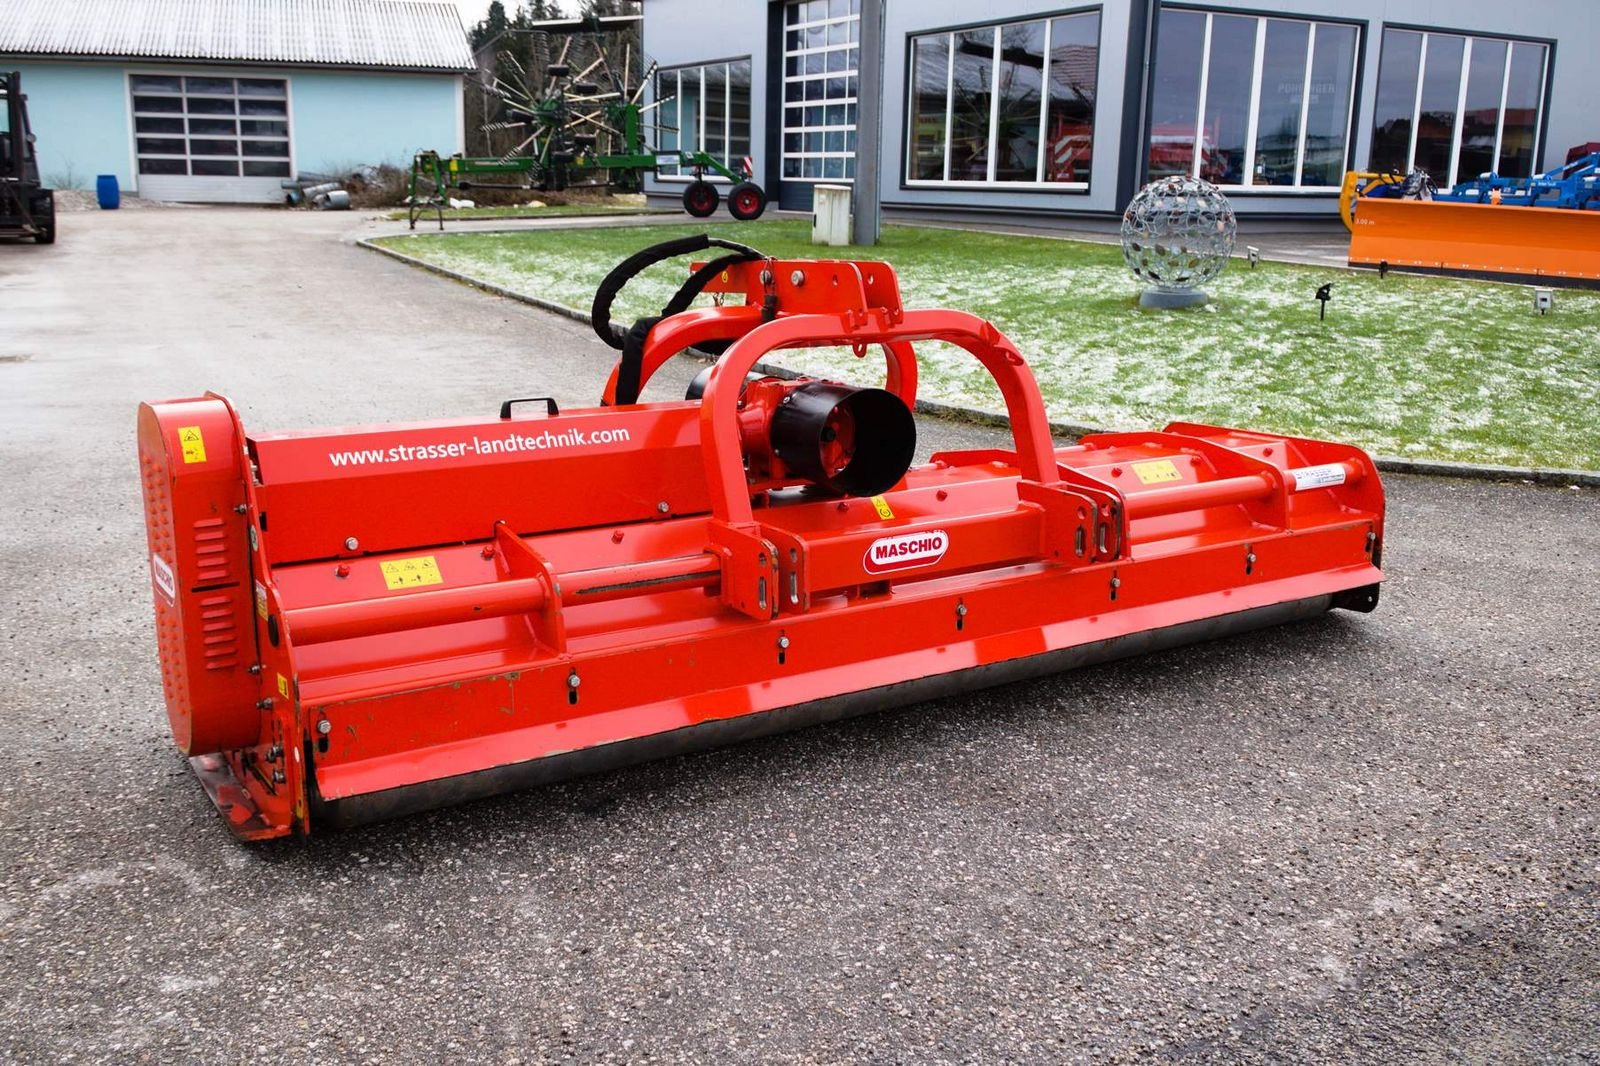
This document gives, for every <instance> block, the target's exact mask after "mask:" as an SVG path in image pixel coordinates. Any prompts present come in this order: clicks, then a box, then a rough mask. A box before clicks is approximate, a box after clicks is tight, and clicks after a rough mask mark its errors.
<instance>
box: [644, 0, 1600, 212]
mask: <svg viewBox="0 0 1600 1066" xmlns="http://www.w3.org/2000/svg"><path fill="white" fill-rule="evenodd" d="M861 2H862V0H771V2H768V0H732V2H730V3H729V4H726V5H724V6H723V7H722V8H721V9H719V11H718V15H717V20H716V32H715V33H707V27H706V23H705V15H704V5H702V4H700V3H697V2H695V0H649V2H648V3H646V4H644V5H643V8H644V13H645V27H644V42H645V48H646V51H647V52H648V53H649V54H650V56H651V58H652V59H653V60H654V61H655V62H657V63H658V64H660V70H659V72H658V74H657V77H656V79H655V84H654V86H653V91H654V93H655V97H654V99H655V100H657V101H661V103H660V105H659V107H658V109H657V110H658V112H659V113H660V114H661V116H662V119H661V122H662V125H663V126H664V127H671V131H669V130H667V129H663V131H662V137H661V140H662V144H663V146H664V147H676V146H678V145H680V144H681V145H683V146H685V147H689V148H702V149H704V150H707V151H710V152H713V153H714V154H721V155H725V156H726V157H727V158H729V159H730V160H731V161H733V162H735V163H737V161H738V160H739V159H740V158H741V157H742V156H746V155H748V156H750V157H751V159H752V161H753V162H754V165H755V170H756V180H758V181H760V182H761V183H762V184H763V185H764V186H766V188H767V189H768V191H769V194H772V195H773V196H774V199H775V200H776V201H777V202H778V203H779V204H780V205H781V206H783V207H785V208H792V209H798V210H806V209H809V207H810V202H811V189H812V187H814V186H815V185H816V184H817V183H818V182H824V181H826V182H848V181H851V180H852V179H853V178H854V175H855V164H856V159H855V135H856V121H857V109H858V106H859V102H860V99H861V97H860V93H861V84H860V69H861V67H860V25H861V19H860V5H861ZM884 2H885V9H884V10H885V15H884V61H883V71H884V76H883V90H882V106H883V117H882V125H883V143H882V155H881V177H880V180H881V188H882V200H883V203H884V205H885V206H893V207H900V208H907V209H916V208H922V209H928V210H938V211H961V212H1001V213H1018V214H1023V213H1030V214H1031V213H1044V214H1064V215H1087V216H1109V215H1115V214H1116V213H1119V212H1120V211H1121V209H1122V208H1123V207H1124V206H1126V204H1127V202H1128V200H1129V199H1131V198H1132V196H1133V194H1134V193H1135V192H1136V191H1137V190H1138V189H1139V188H1140V187H1141V186H1142V185H1143V183H1144V182H1146V181H1148V180H1150V179H1151V178H1155V177H1160V176H1163V175H1167V174H1193V175H1195V176H1197V177H1202V178H1205V179H1207V180H1209V181H1211V182H1213V183H1215V184H1217V185H1218V186H1220V187H1221V188H1222V189H1223V190H1224V191H1225V192H1227V194H1228V196H1229V198H1230V199H1231V200H1232V202H1233V204H1234V207H1235V210H1236V211H1238V212H1239V213H1240V214H1253V215H1261V216H1285V215H1290V216H1300V215H1311V216H1315V215H1324V216H1332V215H1333V214H1334V213H1335V211H1336V205H1337V201H1338V190H1339V185H1340V183H1341V181H1342V180H1343V177H1344V173H1345V171H1347V170H1351V169H1356V170H1366V169H1374V170H1393V169H1399V170H1405V171H1409V170H1410V169H1412V168H1414V167H1416V168H1421V169H1424V170H1427V171H1428V172H1429V174H1430V175H1432V176H1433V178H1434V180H1435V181H1436V182H1438V183H1439V184H1440V185H1441V186H1442V185H1445V184H1446V183H1453V182H1455V181H1457V180H1465V179H1467V178H1470V177H1474V176H1476V175H1477V174H1479V173H1482V172H1484V171H1489V170H1495V171H1498V172H1499V173H1501V174H1506V175H1517V176H1525V175H1528V174H1530V173H1537V172H1539V171H1542V170H1544V169H1546V168H1547V167H1549V166H1552V165H1555V164H1557V163H1560V162H1561V161H1563V160H1564V159H1565V156H1566V152H1567V149H1568V147H1569V146H1572V145H1577V144H1581V143H1584V142H1587V141H1594V140H1600V117H1597V115H1600V112H1597V110H1596V108H1595V107H1594V104H1593V101H1595V100H1596V99H1600V65H1597V64H1595V63H1594V62H1593V60H1592V58H1591V57H1592V56H1593V55H1594V54H1595V53H1596V52H1597V50H1600V19H1597V18H1595V15H1596V10H1595V7H1594V4H1593V2H1592V0H1540V2H1539V3H1534V4H1508V3H1505V2H1503V0H1452V2H1450V3H1448V4H1445V3H1439V2H1436V0H1338V2H1334V0H1241V2H1237V3H1234V2H1229V0H1215V2H1205V3H1194V2H1187V0H1184V2H1176V0H1174V2H1160V0H1102V2H1100V3H1087V4H1075V3H1071V2H1069V0H978V2H974V0H884ZM687 180H689V179H688V177H687V176H686V175H681V174H677V173H673V172H672V168H666V169H663V170H662V171H661V172H660V173H659V174H657V175H656V176H655V178H654V179H652V180H651V181H650V182H649V183H648V185H647V189H648V191H649V192H650V193H651V194H652V195H654V196H658V197H662V196H671V195H676V194H677V192H678V190H679V189H681V186H682V183H683V182H685V181H687Z"/></svg>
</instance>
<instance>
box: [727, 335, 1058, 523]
mask: <svg viewBox="0 0 1600 1066" xmlns="http://www.w3.org/2000/svg"><path fill="white" fill-rule="evenodd" d="M919 340H938V341H946V342H948V343H950V344H954V345H957V346H958V347H961V348H964V349H966V350H967V351H969V352H971V353H972V354H973V355H974V356H975V357H976V358H977V359H978V361H979V362H981V363H982V364H983V365H984V367H985V369H987V370H988V371H989V374H990V376H991V377H993V378H994V380H995V384H997V385H998V386H999V387H1000V395H1001V396H1002V397H1003V398H1004V399H1005V402H1006V414H1007V415H1008V416H1009V417H1010V420H1011V428H1012V435H1013V439H1014V441H1015V444H1016V450H1017V466H1018V469H1019V470H1020V471H1021V473H1022V476H1023V478H1024V479H1025V480H1028V481H1033V482H1036V483H1038V484H1041V485H1055V484H1059V483H1060V481H1061V478H1060V475H1059V474H1058V473H1057V470H1056V462H1055V454H1054V451H1053V450H1052V442H1051V439H1050V423H1049V420H1048V418H1047V417H1046V416H1045V410H1044V398H1043V397H1042V396H1040V395H1039V386H1038V384H1037V383H1036V382H1035V381H1034V379H1033V374H1032V373H1031V372H1030V371H1029V370H1028V364H1027V362H1026V360H1024V359H1023V358H1022V353H1020V352H1018V351H1017V347H1016V345H1014V344H1012V343H1011V341H1010V340H1008V339H1007V338H1006V336H1005V334H1003V333H1001V332H1000V331H999V330H998V329H996V328H995V327H994V326H993V325H992V324H991V323H989V322H987V321H985V320H984V319H982V318H979V317H978V316H977V315H972V314H967V313H966V312H964V311H906V312H904V313H903V314H902V315H900V316H898V319H897V320H891V318H890V316H888V315H885V314H884V313H882V312H881V311H878V310H876V309H874V310H872V311H869V312H867V313H866V314H861V313H860V312H856V311H846V312H844V313H842V314H838V315H831V314H807V315H789V316H786V317H782V318H778V319H775V320H773V321H771V322H766V323H763V324H761V325H759V326H757V327H755V328H754V329H752V330H751V331H750V332H748V333H746V334H745V335H744V336H743V337H741V338H740V339H739V340H737V341H735V342H734V344H733V346H732V347H730V348H729V349H728V350H727V351H726V352H724V353H723V355H722V358H721V359H719V360H717V363H716V366H714V367H713V368H712V370H711V377H710V379H709V380H708V381H707V383H706V392H705V396H704V397H703V398H702V399H701V402H700V429H701V440H702V441H703V442H706V443H708V444H709V445H710V446H709V447H707V448H706V449H705V463H706V481H707V483H708V486H709V488H710V493H711V514H712V516H713V517H714V518H716V519H718V520H720V521H722V522H725V523H727V524H728V525H730V526H735V527H743V528H750V527H752V526H754V525H755V516H754V511H753V510H752V509H751V507H750V495H749V492H748V490H747V487H746V483H745V474H744V466H743V463H742V461H741V458H740V448H739V412H738V407H737V404H738V399H739V383H740V382H742V381H744V378H745V375H746V374H748V373H750V370H751V368H752V367H754V366H755V364H756V363H758V362H760V361H761V359H762V357H763V356H765V355H766V354H767V353H769V352H773V351H777V350H779V349H782V348H817V347H825V346H829V345H861V344H897V343H899V342H909V341H919ZM908 347H909V346H908ZM914 362H915V359H914V357H913V359H912V363H913V364H914ZM730 382H731V383H732V384H729V383H730Z"/></svg>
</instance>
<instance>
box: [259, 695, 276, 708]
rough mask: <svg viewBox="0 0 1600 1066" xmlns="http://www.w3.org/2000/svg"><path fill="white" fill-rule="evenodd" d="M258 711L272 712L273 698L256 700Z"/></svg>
mask: <svg viewBox="0 0 1600 1066" xmlns="http://www.w3.org/2000/svg"><path fill="white" fill-rule="evenodd" d="M256 710H258V711H270V710H272V697H271V696H268V697H266V698H265V699H260V700H256Z"/></svg>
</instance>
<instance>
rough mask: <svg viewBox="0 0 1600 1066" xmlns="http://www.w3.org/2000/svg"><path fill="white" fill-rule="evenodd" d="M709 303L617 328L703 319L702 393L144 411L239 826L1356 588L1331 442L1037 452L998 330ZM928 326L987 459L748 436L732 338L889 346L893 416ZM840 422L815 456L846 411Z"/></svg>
mask: <svg viewBox="0 0 1600 1066" xmlns="http://www.w3.org/2000/svg"><path fill="white" fill-rule="evenodd" d="M713 289H714V290H715V291H721V292H723V293H725V294H729V295H732V296H738V295H741V294H742V295H743V296H744V297H745V299H746V303H745V305H743V306H724V307H713V308H706V309H702V310H694V311H689V312H685V313H682V314H679V315H675V316H672V317H671V318H667V319H664V320H662V321H661V322H660V323H659V324H658V325H656V326H655V327H654V329H652V330H651V331H650V333H649V340H648V343H647V345H646V347H645V351H644V377H645V378H646V379H648V377H649V374H650V372H651V371H653V370H654V369H655V368H656V367H658V366H660V365H661V363H662V362H664V361H665V360H666V359H668V358H670V357H671V356H672V355H673V354H675V353H677V352H678V351H680V350H682V348H684V347H685V346H686V345H689V344H698V343H703V342H706V341H710V340H716V339H721V340H732V341H733V343H732V345H731V346H730V347H729V348H728V349H727V350H726V352H725V353H724V354H723V356H722V357H721V359H720V360H719V361H718V363H717V364H716V366H715V367H714V369H713V370H712V372H711V374H710V377H709V381H708V382H707V383H706V385H705V390H704V394H703V396H702V397H701V399H700V400H699V401H685V402H669V403H641V404H631V405H624V406H600V407H596V408H590V409H584V410H569V411H566V412H561V413H544V412H536V411H535V412H528V409H526V408H524V409H522V411H523V412H527V413H516V414H515V416H513V414H514V412H513V411H512V409H511V407H510V405H509V404H508V405H507V406H506V409H504V410H503V411H502V417H500V418H494V419H480V420H472V419H463V420H450V421H439V422H427V423H417V424H408V425H386V426H371V427H364V428H357V429H343V430H334V431H319V432H304V433H280V434H268V435H258V436H250V435H247V434H246V433H245V431H244V429H243V427H242V426H241V425H240V423H239V420H238V418H237V416H236V415H235V413H234V411H233V409H232V407H231V406H230V405H229V403H228V402H227V401H226V400H225V399H223V398H221V397H219V396H209V395H208V396H206V397H204V398H200V399H187V400H176V401H170V402H166V403H157V404H148V405H145V406H143V407H142V408H141V409H140V414H139V442H140V456H141V465H142V471H143V476H144V492H145V503H146V510H147V518H148V525H149V540H150V566H151V580H152V586H153V589H154V595H155V602H156V626H157V635H158V640H159V644H160V652H161V662H162V676H163V681H164V685H165V691H166V699H167V706H168V712H169V716H170V718H171V721H172V726H173V734H174V737H175V739H176V740H177V742H178V745H179V747H180V748H182V749H183V750H184V751H185V752H186V753H187V754H188V755H190V756H191V758H192V763H193V765H194V768H195V770H196V773H197V774H198V775H199V777H200V779H201V780H202V782H204V784H205V787H206V789H207V790H208V792H209V793H210V794H211V797H212V799H213V800H214V801H215V802H216V804H217V806H218V808H219V809H220V810H221V811H222V812H223V814H224V815H225V817H226V818H227V820H228V823H229V824H230V826H231V827H232V828H233V830H234V832H235V833H237V834H238V835H240V836H242V837H246V838H252V839H253V838H263V837H273V836H279V835H283V834H288V833H293V832H301V833H305V832H309V831H310V830H311V828H312V827H313V826H322V825H328V824H348V823H355V822H361V821H368V820H372V819H376V818H383V817H389V816H393V815H396V814H400V813H404V812H407V811H411V810H417V809H422V808H426V807H431V806H437V805H440V804H443V803H449V802H453V801H456V800H459V799H463V798H467V797H470V796H476V795H485V794H491V793H495V792H501V791H505V790H508V789H511V788H516V787H522V786H524V785H527V784H532V783H536V782H540V781H547V780H553V779H556V778H560V777H566V776H570V775H572V774H576V773H582V772H586V771H589V770H593V769H597V768H601V767H608V766H613V765H618V764H621V763H626V762H631V761H637V760H639V759H643V758H650V757H654V756H658V755H663V754H670V753H674V752H680V751H686V750H690V749H693V748H697V747H703V746H706V745H709V744H718V743H725V742H728V741H732V740H737V739H741V738H743V737H747V736H753V735H757V734H761V733H767V732H772V731H775V730H778V729H783V728H789V727H792V726H795V725H800V724H805V723H808V722H815V721H822V720H827V719H830V718H836V717H841V716H843V715H847V714H852V713H857V712H859V711H863V710H868V709H873V708H878V707H885V706H892V705H896V704H904V703H909V702H914V701H918V700H922V699H925V698H929V697H931V696H935V695H940V694H943V693H947V692H950V691H954V690H960V689H964V688H971V687H976V686H980V685H987V684H994V683H998V682H1002V681H1007V680H1012V679H1016V678H1021V677H1027V676H1033V675H1037V674H1040V673H1044V672H1048V671H1054V670H1060V669H1064V668H1067V667H1070V666H1074V665H1079V664H1082V663H1085V662H1090V661H1094V660H1097V659H1104V658H1110V657H1113V656H1117V655H1123V654H1129V653H1133V652H1137V651H1146V650H1152V649H1155V648H1159V647H1162V646H1166V645H1169V644H1173V643H1178V642H1182V641H1189V640H1194V639H1200V638H1204V637H1208V636H1214V635H1218V634H1220V633H1225V632H1232V631H1236V630H1239V629H1245V628H1251V627H1254V626H1259V625H1263V624H1269V623H1273V622H1279V621H1285V620H1289V619H1292V618H1297V617H1303V616H1306V615H1310V614H1315V613H1318V612H1321V611H1325V610H1327V609H1329V608H1330V607H1347V608H1353V609H1357V610H1370V609H1372V607H1373V605H1374V604H1375V603H1376V601H1377V586H1378V582H1379V581H1380V580H1381V579H1382V574H1381V572H1380V570H1379V555H1380V551H1381V545H1382V538H1383V491H1382V487H1381V485H1380V483H1379V479H1378V472H1377V470H1376V469H1375V467H1374V466H1373V464H1372V462H1371V460H1370V459H1369V458H1368V457H1367V456H1366V455H1365V454H1364V453H1362V452H1361V451H1360V450H1359V449H1356V448H1353V447H1349V446H1345V445H1340V444H1332V443H1326V442H1321V441H1313V440H1302V439H1296V438H1288V437H1283V436H1278V435H1273V434H1262V433H1253V432H1246V431H1241V430H1230V429H1220V428H1216V427H1210V426H1200V425H1189V424H1182V423H1179V424H1174V425H1171V426H1168V427H1167V428H1166V429H1165V430H1163V431H1161V432H1149V433H1117V434H1103V435H1098V436H1092V437H1088V438H1085V439H1084V440H1082V441H1081V442H1080V443H1079V444H1076V445H1073V446H1071V447H1065V448H1057V447H1055V446H1054V444H1053V442H1052V440H1051V437H1050V432H1049V426H1048V423H1047V421H1046V417H1045V410H1044V405H1043V402H1042V400H1041V398H1040V395H1039V391H1038V388H1037V386H1036V385H1035V383H1034V380H1033V377H1032V375H1031V374H1030V373H1029V371H1028V369H1027V366H1026V363H1025V362H1024V360H1023V358H1022V356H1021V355H1020V354H1019V353H1018V352H1017V350H1016V348H1015V347H1014V346H1013V345H1012V344H1011V343H1010V342H1009V341H1008V340H1007V339H1006V338H1005V337H1004V336H1003V335H1001V333H1000V332H999V331H998V330H996V329H995V328H994V326H992V325H991V324H989V323H987V322H985V321H982V320H981V319H978V318H976V317H974V316H971V315H968V314H963V313H960V312H955V311H907V310H904V309H902V307H901V306H900V300H899V295H898V291H897V288H896V285H895V280H894V275H893V272H892V271H891V270H890V268H889V267H887V266H886V265H884V264H882V263H852V262H777V263H775V262H773V261H771V260H766V261H760V262H754V263H744V264H739V265H736V266H733V267H731V268H729V269H728V270H727V271H725V272H724V273H723V274H722V276H721V278H720V279H719V281H718V282H717V283H716V284H714V285H713ZM774 295H775V296H776V307H777V308H778V310H777V312H776V314H774V313H772V306H773V301H772V299H771V298H772V297H773V296H774ZM763 307H765V308H766V310H765V311H764V310H763ZM935 339H936V340H941V341H948V342H951V343H954V344H957V345H959V346H961V347H963V348H965V349H966V350H967V351H969V352H971V353H972V354H973V356H974V357H976V358H977V359H978V360H979V361H981V362H982V363H983V365H984V366H985V367H986V368H988V370H989V372H990V373H991V374H992V375H993V377H994V379H995V381H996V382H997V383H998V385H999V386H1000V390H1001V393H1002V395H1003V396H1004V398H1005V401H1006V405H1007V408H1008V412H1009V415H1010V420H1011V425H1012V429H1013V433H1014V447H1013V448H1012V449H1010V450H995V451H981V452H955V453H945V454H937V455H934V456H933V458H932V460H931V461H930V462H928V463H926V464H924V465H920V466H915V467H912V468H911V469H909V470H907V471H905V473H904V475H903V476H901V477H898V478H897V480H895V481H894V483H893V485H892V487H890V488H887V489H885V490H884V491H882V492H879V493H876V494H874V495H872V496H871V497H863V496H850V495H842V494H840V493H838V492H836V491H827V490H824V489H819V488H817V487H816V485H815V484H814V481H815V479H814V478H813V479H812V483H808V482H807V481H806V479H804V478H797V477H795V475H794V472H793V470H791V469H790V467H789V464H787V463H786V462H785V461H784V460H783V459H781V458H777V456H776V454H775V452H774V450H773V445H772V442H771V439H770V437H769V436H768V435H767V432H766V429H767V427H768V426H770V425H771V414H770V412H772V411H773V410H774V409H775V408H777V407H780V406H782V405H783V404H784V396H786V395H789V394H790V393H791V392H792V390H793V389H794V388H795V387H796V385H795V383H791V382H778V381H776V380H774V379H762V380H755V381H750V382H748V383H747V381H746V378H747V375H748V374H749V373H750V371H751V370H752V368H753V367H754V366H755V364H756V363H757V362H758V361H759V360H762V359H763V358H766V357H769V356H770V355H771V354H772V353H774V352H776V351H779V350H781V349H785V348H795V347H813V346H821V345H850V346H853V347H854V348H855V349H856V351H857V352H858V353H860V354H864V353H866V352H867V351H868V350H869V349H877V348H878V347H879V346H881V347H882V350H883V351H885V352H886V353H887V358H888V366H889V373H888V382H887V391H888V392H890V393H894V394H896V395H898V396H899V397H900V398H901V399H902V400H903V401H905V403H906V406H907V407H909V406H910V405H911V403H912V401H913V399H914V391H915V387H916V373H915V356H914V351H913V344H914V343H915V342H918V341H926V340H935ZM615 386H616V375H615V373H614V374H613V377H612V381H611V384H610V385H609V386H608V389H607V395H608V397H610V396H614V395H615V393H614V389H615ZM553 408H554V405H553V404H551V405H550V409H551V410H553ZM830 418H832V416H830ZM837 421H838V420H837V419H834V420H833V421H830V422H829V426H830V427H833V428H830V429H829V430H828V432H830V433H833V436H831V437H830V436H827V435H826V434H824V439H825V440H827V441H829V442H830V443H831V442H833V441H836V440H842V439H845V438H844V437H843V436H842V434H844V433H855V432H857V431H863V432H864V431H865V430H866V429H869V428H870V427H864V426H843V425H842V423H841V424H840V425H839V426H836V425H835V423H836V422H837ZM845 421H847V422H848V421H849V420H848V419H846V420H845ZM853 439H854V438H850V439H849V440H846V446H847V447H848V446H850V440H853Z"/></svg>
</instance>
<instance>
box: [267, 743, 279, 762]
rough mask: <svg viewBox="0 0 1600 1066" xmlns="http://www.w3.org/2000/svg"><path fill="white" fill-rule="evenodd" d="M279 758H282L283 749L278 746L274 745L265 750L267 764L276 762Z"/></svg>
mask: <svg viewBox="0 0 1600 1066" xmlns="http://www.w3.org/2000/svg"><path fill="white" fill-rule="evenodd" d="M281 758H283V749H282V748H281V747H279V746H278V745H276V744H274V745H272V747H270V748H268V749H267V761H268V762H277V761H278V760H279V759H281Z"/></svg>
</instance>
